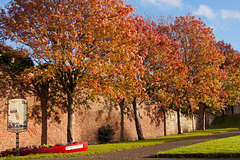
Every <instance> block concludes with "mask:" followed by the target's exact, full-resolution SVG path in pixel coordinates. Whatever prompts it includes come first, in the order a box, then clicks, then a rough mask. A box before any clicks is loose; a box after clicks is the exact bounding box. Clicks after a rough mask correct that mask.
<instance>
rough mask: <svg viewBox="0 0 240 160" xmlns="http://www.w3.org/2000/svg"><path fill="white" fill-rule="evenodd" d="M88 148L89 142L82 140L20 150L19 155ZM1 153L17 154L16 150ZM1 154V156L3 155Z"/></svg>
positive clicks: (78, 150) (70, 151)
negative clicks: (67, 143)
mask: <svg viewBox="0 0 240 160" xmlns="http://www.w3.org/2000/svg"><path fill="white" fill-rule="evenodd" d="M86 150H88V143H87V142H81V143H75V144H69V145H60V146H54V147H48V148H38V149H29V150H20V151H19V155H20V156H24V155H28V154H37V153H72V152H80V151H86ZM1 155H2V156H3V157H4V156H8V155H16V151H10V152H8V151H3V152H1ZM1 155H0V157H1Z"/></svg>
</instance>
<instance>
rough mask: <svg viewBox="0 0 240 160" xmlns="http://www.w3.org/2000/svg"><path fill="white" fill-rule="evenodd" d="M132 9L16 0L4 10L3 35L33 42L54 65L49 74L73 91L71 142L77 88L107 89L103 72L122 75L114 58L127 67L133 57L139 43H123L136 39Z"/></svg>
mask: <svg viewBox="0 0 240 160" xmlns="http://www.w3.org/2000/svg"><path fill="white" fill-rule="evenodd" d="M132 11H133V8H132V7H131V6H129V5H125V3H124V2H123V1H122V0H117V1H113V0H105V1H102V0H88V1H79V0H57V1H56V0H47V1H39V0H30V1H29V0H12V1H10V2H9V3H8V5H7V6H6V7H5V9H2V10H1V13H0V15H1V18H0V26H1V30H0V32H1V35H3V36H1V38H2V39H11V40H13V41H16V42H18V43H20V44H23V45H24V46H28V48H27V49H29V53H30V55H31V57H32V58H33V59H34V61H35V62H36V63H38V64H39V65H42V64H51V65H49V67H48V68H47V72H45V73H46V74H45V75H47V76H49V75H52V76H53V77H54V78H55V79H56V80H57V81H58V83H59V84H61V86H62V88H63V91H64V93H65V94H66V95H67V102H68V104H67V108H68V126H67V141H68V142H73V141H74V124H75V120H74V119H75V99H76V96H75V95H76V92H77V91H78V90H82V89H86V87H87V86H86V84H89V85H90V86H91V87H92V88H93V89H94V88H99V87H100V88H101V86H99V85H98V83H97V80H98V79H99V78H101V76H100V75H102V76H105V73H109V72H111V71H113V73H116V69H114V68H112V67H113V66H114V65H112V64H113V62H118V61H119V62H121V63H119V64H120V66H119V67H121V66H122V67H124V68H125V67H126V66H125V65H124V64H127V62H128V61H129V60H130V59H131V56H132V53H133V51H134V50H135V48H134V46H127V44H125V45H122V46H121V47H119V46H118V42H119V41H120V40H124V39H125V40H126V41H127V40H128V41H129V39H131V34H132V33H131V31H130V30H129V25H128V23H127V22H126V17H128V15H129V14H130V13H131V12H132ZM115 49H118V52H115ZM124 61H125V63H124ZM129 70H131V68H129Z"/></svg>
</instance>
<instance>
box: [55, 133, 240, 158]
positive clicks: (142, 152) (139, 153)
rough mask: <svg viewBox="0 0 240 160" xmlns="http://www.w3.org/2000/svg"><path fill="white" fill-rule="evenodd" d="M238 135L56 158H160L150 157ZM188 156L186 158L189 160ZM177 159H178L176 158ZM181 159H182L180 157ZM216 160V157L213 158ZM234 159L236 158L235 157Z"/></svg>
mask: <svg viewBox="0 0 240 160" xmlns="http://www.w3.org/2000/svg"><path fill="white" fill-rule="evenodd" d="M236 135H240V130H237V131H230V132H225V133H220V134H216V135H208V136H203V137H195V138H191V139H186V140H178V141H173V142H166V143H162V144H157V145H153V146H148V147H142V148H136V149H130V150H124V151H118V152H111V153H106V154H100V155H91V156H82V157H68V158H58V159H57V160H97V159H104V160H138V159H140V160H141V159H142V160H148V159H151V160H155V159H160V158H151V157H152V156H153V155H155V154H156V153H157V152H159V151H166V150H169V149H173V148H178V147H182V146H188V145H192V144H196V143H201V142H207V141H210V140H215V139H220V138H226V137H231V136H236ZM169 159H171V160H175V159H177V158H161V160H169ZM190 159H191V160H201V159H200V158H190ZM190 159H189V158H188V159H187V160H190ZM227 159H228V160H230V158H225V159H224V160H227ZM237 159H240V158H237ZM178 160H179V159H178ZM181 160H184V158H182V159H181ZM214 160H217V159H214ZM235 160H236V159H235Z"/></svg>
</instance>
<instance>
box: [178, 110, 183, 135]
mask: <svg viewBox="0 0 240 160" xmlns="http://www.w3.org/2000/svg"><path fill="white" fill-rule="evenodd" d="M180 111H181V109H177V125H178V134H182V128H181V117H180Z"/></svg>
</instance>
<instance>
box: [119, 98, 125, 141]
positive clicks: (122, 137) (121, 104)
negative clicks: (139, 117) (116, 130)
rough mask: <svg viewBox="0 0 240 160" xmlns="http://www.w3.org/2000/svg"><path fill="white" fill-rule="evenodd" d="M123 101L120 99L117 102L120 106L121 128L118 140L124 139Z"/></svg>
mask: <svg viewBox="0 0 240 160" xmlns="http://www.w3.org/2000/svg"><path fill="white" fill-rule="evenodd" d="M124 102H125V99H122V101H121V102H120V103H119V106H120V112H121V122H120V126H121V130H120V141H124V111H123V110H124Z"/></svg>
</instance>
